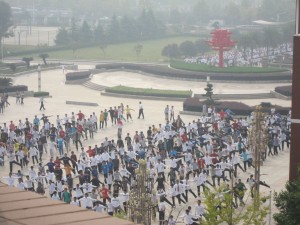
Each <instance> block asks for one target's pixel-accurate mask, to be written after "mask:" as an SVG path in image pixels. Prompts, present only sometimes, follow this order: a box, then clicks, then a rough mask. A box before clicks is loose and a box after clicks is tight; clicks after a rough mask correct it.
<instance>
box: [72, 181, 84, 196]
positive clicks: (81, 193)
mask: <svg viewBox="0 0 300 225" xmlns="http://www.w3.org/2000/svg"><path fill="white" fill-rule="evenodd" d="M73 190H74V191H75V197H76V198H77V199H80V198H82V197H83V192H82V190H81V188H80V186H79V184H76V188H74V189H73Z"/></svg>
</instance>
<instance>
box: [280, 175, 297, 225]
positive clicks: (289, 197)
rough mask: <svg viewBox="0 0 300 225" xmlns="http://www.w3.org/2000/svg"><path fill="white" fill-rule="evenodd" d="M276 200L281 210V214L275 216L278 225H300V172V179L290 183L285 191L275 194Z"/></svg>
mask: <svg viewBox="0 0 300 225" xmlns="http://www.w3.org/2000/svg"><path fill="white" fill-rule="evenodd" d="M274 200H275V205H276V207H277V208H278V210H279V213H276V214H274V219H275V221H276V222H277V224H278V225H286V224H288V225H299V224H300V213H299V212H300V170H299V175H298V179H296V180H295V181H288V182H287V183H286V185H285V190H282V191H281V192H280V193H275V197H274Z"/></svg>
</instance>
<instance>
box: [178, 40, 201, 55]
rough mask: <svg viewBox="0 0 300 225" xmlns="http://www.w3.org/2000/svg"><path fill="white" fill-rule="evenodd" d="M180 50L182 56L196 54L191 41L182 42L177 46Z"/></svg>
mask: <svg viewBox="0 0 300 225" xmlns="http://www.w3.org/2000/svg"><path fill="white" fill-rule="evenodd" d="M179 49H180V52H181V54H182V55H184V56H191V57H192V56H196V54H197V52H196V48H195V45H194V43H193V42H192V41H185V42H182V43H181V44H180V46H179Z"/></svg>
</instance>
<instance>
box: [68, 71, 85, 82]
mask: <svg viewBox="0 0 300 225" xmlns="http://www.w3.org/2000/svg"><path fill="white" fill-rule="evenodd" d="M90 75H91V71H80V72H70V73H67V74H66V80H67V81H71V80H81V79H87V78H89V77H90Z"/></svg>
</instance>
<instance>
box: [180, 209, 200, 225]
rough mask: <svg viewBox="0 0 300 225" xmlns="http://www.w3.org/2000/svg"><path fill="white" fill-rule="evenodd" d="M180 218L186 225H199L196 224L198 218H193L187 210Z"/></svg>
mask: <svg viewBox="0 0 300 225" xmlns="http://www.w3.org/2000/svg"><path fill="white" fill-rule="evenodd" d="M182 217H183V220H184V222H185V224H186V225H199V223H197V222H196V221H198V218H195V217H193V216H192V215H191V214H190V211H189V210H188V209H187V210H186V211H185V215H183V216H182Z"/></svg>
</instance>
